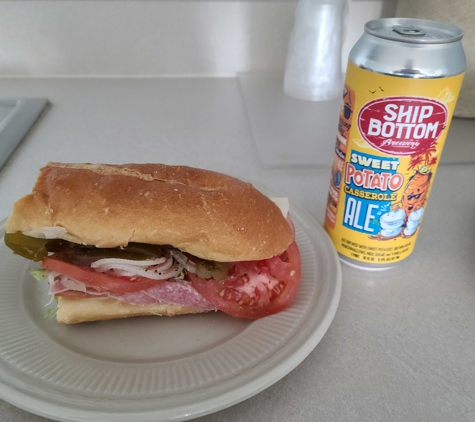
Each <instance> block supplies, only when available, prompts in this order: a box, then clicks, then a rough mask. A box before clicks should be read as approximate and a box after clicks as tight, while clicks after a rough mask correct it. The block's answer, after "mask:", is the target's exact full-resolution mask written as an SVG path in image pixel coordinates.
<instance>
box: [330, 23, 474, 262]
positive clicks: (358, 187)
mask: <svg viewBox="0 0 475 422" xmlns="http://www.w3.org/2000/svg"><path fill="white" fill-rule="evenodd" d="M462 35H463V33H462V31H461V30H460V29H459V28H458V27H456V26H454V25H450V24H445V23H440V22H434V21H428V20H421V19H406V18H390V19H377V20H373V21H370V22H368V23H367V24H366V25H365V32H364V34H363V35H362V37H361V38H360V39H359V40H358V42H357V43H356V44H355V46H354V47H353V49H352V50H351V52H350V55H349V60H348V68H347V75H346V81H345V86H344V90H343V103H342V107H341V111H340V117H339V123H338V131H337V135H336V147H335V155H334V159H333V163H332V171H331V179H330V188H329V191H328V202H327V208H326V213H325V223H324V227H325V229H326V231H327V232H328V234H329V235H330V237H331V239H332V241H333V243H334V245H335V248H336V249H337V252H338V253H339V255H340V258H341V259H342V260H343V261H346V262H348V263H349V264H352V265H355V266H358V267H364V268H367V269H379V268H388V267H391V266H393V265H394V264H396V263H398V262H400V261H402V260H403V259H405V258H407V257H408V256H409V255H410V254H411V253H412V252H413V250H414V246H415V242H416V238H417V235H418V232H419V230H420V225H421V222H422V218H423V214H424V211H425V209H426V206H427V199H428V197H429V193H430V190H431V186H432V183H433V182H434V175H435V172H436V170H437V166H438V164H439V162H440V157H441V153H442V149H443V146H444V142H445V138H446V136H447V132H448V130H449V125H450V122H451V119H452V115H453V111H454V109H455V104H456V101H457V97H458V94H459V91H460V87H461V85H462V80H463V75H464V71H465V66H466V62H465V55H464V51H463V47H462V43H461V39H462Z"/></svg>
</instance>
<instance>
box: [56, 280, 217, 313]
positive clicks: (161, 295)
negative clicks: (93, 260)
mask: <svg viewBox="0 0 475 422" xmlns="http://www.w3.org/2000/svg"><path fill="white" fill-rule="evenodd" d="M48 282H49V285H50V287H49V294H50V295H56V294H61V293H63V292H67V291H71V290H73V291H78V292H84V293H88V294H90V295H91V297H110V298H113V299H118V300H122V301H124V302H127V303H130V304H132V305H152V304H155V303H170V304H177V305H182V306H186V307H190V308H196V309H201V310H203V311H214V310H216V308H215V307H214V306H213V305H212V304H211V303H210V302H209V301H208V300H206V299H205V298H204V297H203V296H202V295H201V294H200V293H198V291H196V290H195V289H194V288H193V286H192V285H191V283H190V282H187V281H184V280H179V279H173V280H170V281H168V280H167V281H164V282H162V283H160V284H157V285H155V286H153V287H150V288H149V289H146V290H141V291H139V292H133V293H123V294H120V295H119V294H113V293H109V292H98V291H94V290H92V289H91V288H90V287H88V286H87V285H86V284H85V283H82V282H80V281H75V280H71V279H69V278H67V277H65V276H64V275H61V274H58V273H55V272H51V273H50V275H49V278H48Z"/></svg>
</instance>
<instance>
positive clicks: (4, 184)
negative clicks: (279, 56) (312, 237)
mask: <svg viewBox="0 0 475 422" xmlns="http://www.w3.org/2000/svg"><path fill="white" fill-rule="evenodd" d="M280 87H281V84H280V79H279V76H278V75H252V74H251V75H239V76H238V77H237V78H221V79H213V78H196V79H193V78H175V79H174V78H161V79H153V78H141V79H134V78H124V79H120V78H115V79H106V78H84V79H80V78H76V79H75V78H62V79H54V78H42V79H28V78H25V79H23V78H10V79H0V91H1V92H2V96H3V97H46V98H48V99H49V100H50V103H51V106H50V107H49V108H48V110H47V111H46V112H45V113H44V115H43V116H42V118H41V119H40V121H39V122H38V123H37V124H36V125H35V126H34V127H33V129H32V130H31V131H30V133H29V134H28V136H27V137H26V139H25V140H24V142H23V143H22V144H21V145H20V146H19V147H18V148H17V150H16V151H15V153H14V154H13V156H12V157H11V158H10V160H9V161H8V163H7V164H6V166H5V167H4V168H3V169H2V170H1V171H0V198H1V201H0V219H3V218H5V217H6V216H7V215H8V213H9V212H10V210H11V206H12V204H13V202H14V201H15V200H16V199H18V197H20V196H22V195H24V194H26V193H28V192H29V190H30V189H31V186H32V185H33V183H34V181H35V179H36V175H37V172H38V169H39V168H40V167H41V166H43V165H44V164H46V163H47V162H48V161H66V162H86V161H89V162H108V163H123V162H149V161H153V162H163V163H167V164H186V165H192V166H197V167H203V168H208V169H212V170H217V171H222V172H226V173H229V174H232V175H236V176H238V177H241V178H244V179H247V180H250V181H255V182H257V183H260V184H262V185H264V186H266V187H268V188H270V189H273V190H274V191H277V192H279V193H280V194H281V195H283V196H288V197H289V198H290V199H291V201H293V202H295V203H297V204H299V205H300V206H302V207H304V208H305V209H306V210H307V211H308V212H309V213H310V214H311V215H313V217H314V218H315V219H316V220H317V221H318V222H319V223H320V224H321V223H322V222H323V216H324V210H325V203H326V196H327V189H328V181H329V169H330V163H331V157H332V151H333V147H334V136H333V135H332V133H333V131H336V126H335V125H336V119H337V116H336V114H335V113H337V111H338V102H334V103H328V104H327V103H325V104H315V103H304V102H300V101H297V100H293V99H291V98H289V97H286V96H285V95H284V94H283V93H282V92H281V89H280ZM335 110H336V111H335ZM272 122H275V130H274V131H272V130H269V128H270V127H271V125H272ZM296 122H297V123H298V124H296ZM289 128H291V129H292V130H290V129H289ZM333 128H334V129H333ZM474 130H475V121H474V120H462V119H455V120H454V121H453V123H452V127H451V129H450V132H449V135H448V139H447V144H446V147H445V150H444V154H443V156H442V160H441V166H440V167H439V170H438V172H437V176H436V178H435V182H434V184H433V188H432V193H431V197H430V199H429V203H428V207H427V211H426V215H425V218H424V223H423V224H422V227H421V233H420V236H419V239H418V243H417V245H416V250H415V252H414V253H413V254H412V256H411V257H410V258H408V259H407V260H406V261H405V262H403V263H401V264H399V265H397V266H396V267H394V268H393V269H389V270H384V271H363V270H360V269H356V268H353V267H350V266H348V265H346V264H342V275H343V288H342V294H341V300H340V304H339V307H338V310H337V313H336V316H335V318H334V320H333V323H332V325H331V326H330V328H329V330H328V332H327V333H326V335H325V336H324V337H323V339H322V341H321V342H320V343H319V344H318V346H317V347H316V348H315V349H314V350H313V352H312V353H311V354H310V355H309V356H308V357H307V358H306V359H305V360H304V361H303V363H301V364H300V365H299V366H298V367H297V368H296V369H295V370H293V371H292V372H291V373H290V374H288V375H287V376H285V377H284V378H283V379H282V380H280V381H278V382H277V383H275V384H274V385H272V386H271V387H269V388H268V389H266V390H265V391H263V392H261V393H259V394H257V395H256V396H254V397H252V398H250V399H248V400H246V401H244V402H241V403H239V404H237V405H234V406H232V407H230V408H227V409H224V410H221V411H219V412H217V413H214V414H211V415H207V416H203V417H201V418H198V419H196V420H197V421H199V422H211V421H232V422H241V421H248V420H258V421H273V422H274V421H282V422H289V421H296V422H297V421H299V422H300V421H312V422H313V421H375V420H378V421H385V420H391V421H405V422H406V421H453V420H457V421H463V420H467V421H473V420H475V401H474V397H475V383H474V381H473V380H474V379H475V352H474V350H475V340H474V339H475V336H474V333H475V328H474V327H475V276H474V274H475V260H474V259H473V255H474V251H475V184H474V183H473V180H474V179H475V142H473V133H474ZM292 134H294V135H295V137H293V136H292ZM289 144H290V145H294V146H295V147H294V148H289ZM294 149H298V150H299V151H300V152H299V153H298V154H293V151H294ZM302 151H303V152H304V154H302ZM0 351H1V339H0ZM47 420H48V419H45V418H44V417H41V416H37V415H33V414H30V413H28V412H25V411H23V410H20V409H18V408H17V407H15V406H13V405H11V404H9V403H7V402H5V401H1V400H0V421H1V422H7V421H8V422H20V421H21V422H25V421H26V422H44V421H47Z"/></svg>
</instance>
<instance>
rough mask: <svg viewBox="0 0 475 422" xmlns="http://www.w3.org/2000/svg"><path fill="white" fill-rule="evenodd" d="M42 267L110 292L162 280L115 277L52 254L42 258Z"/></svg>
mask: <svg viewBox="0 0 475 422" xmlns="http://www.w3.org/2000/svg"><path fill="white" fill-rule="evenodd" d="M42 266H43V268H45V269H47V270H51V271H56V272H57V273H61V274H63V275H65V276H66V277H68V278H71V279H73V280H76V281H81V282H83V283H85V284H87V285H88V286H91V287H93V288H95V289H96V290H98V291H100V292H103V291H108V292H111V293H130V292H138V291H140V290H145V289H148V288H150V287H152V286H155V285H157V284H160V283H162V282H163V280H150V279H148V278H145V277H138V276H137V277H134V279H133V280H132V279H130V278H127V277H117V276H114V275H111V274H105V273H100V272H96V271H94V270H93V269H92V268H89V267H78V266H77V265H73V264H69V263H67V262H63V261H59V260H57V259H55V258H54V255H52V256H49V257H46V258H43V261H42Z"/></svg>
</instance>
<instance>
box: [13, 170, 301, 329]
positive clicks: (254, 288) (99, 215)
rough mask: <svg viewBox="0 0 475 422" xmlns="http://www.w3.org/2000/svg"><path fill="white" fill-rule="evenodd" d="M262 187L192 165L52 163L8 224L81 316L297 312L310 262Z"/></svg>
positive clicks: (63, 310)
mask: <svg viewBox="0 0 475 422" xmlns="http://www.w3.org/2000/svg"><path fill="white" fill-rule="evenodd" d="M282 208H285V206H284V207H282V206H281V207H279V206H278V205H276V203H275V202H273V201H272V200H271V199H269V198H268V197H267V196H265V195H264V194H262V193H261V192H259V191H258V190H257V189H256V188H254V187H253V186H252V185H251V184H249V183H245V182H243V181H241V180H238V179H236V178H233V177H230V176H227V175H224V174H221V173H217V172H212V171H208V170H202V169H196V168H192V167H187V166H168V165H163V164H125V165H107V164H66V163H49V164H47V165H46V166H45V167H43V168H42V169H41V170H40V174H39V176H38V179H37V181H36V184H35V186H34V188H33V190H32V192H31V193H30V194H28V195H26V196H24V197H23V198H21V199H19V200H18V201H17V202H16V203H15V204H14V206H13V210H12V213H11V215H10V216H9V217H8V219H7V220H6V222H5V227H4V228H5V233H6V234H5V244H6V245H7V246H8V247H9V248H11V249H12V250H13V252H14V253H16V254H19V255H21V256H23V257H25V258H28V259H30V260H32V261H36V262H39V263H41V268H40V269H37V270H34V271H32V274H33V275H34V276H35V278H37V279H45V280H47V283H48V286H49V287H48V289H49V290H48V293H49V294H50V295H51V296H52V297H54V298H55V299H56V300H57V308H56V319H57V321H58V322H60V323H66V324H75V323H80V322H87V321H99V320H108V319H116V318H126V317H134V316H145V315H162V316H175V315H180V314H196V313H202V312H210V311H222V312H225V313H226V314H228V315H230V316H232V317H236V318H246V319H250V320H254V319H258V318H262V317H266V316H268V315H271V314H275V313H277V312H280V311H282V310H284V309H286V308H287V307H288V306H289V305H290V304H291V302H292V300H293V298H294V296H295V294H296V292H297V289H298V285H299V281H300V273H301V269H300V266H301V263H300V254H299V250H298V246H297V244H296V242H295V234H294V227H293V224H292V221H291V219H290V216H289V214H288V210H285V209H284V210H282Z"/></svg>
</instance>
